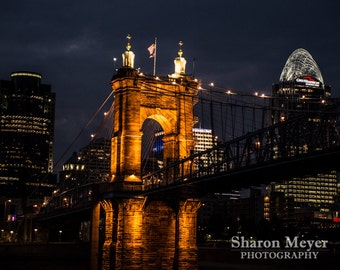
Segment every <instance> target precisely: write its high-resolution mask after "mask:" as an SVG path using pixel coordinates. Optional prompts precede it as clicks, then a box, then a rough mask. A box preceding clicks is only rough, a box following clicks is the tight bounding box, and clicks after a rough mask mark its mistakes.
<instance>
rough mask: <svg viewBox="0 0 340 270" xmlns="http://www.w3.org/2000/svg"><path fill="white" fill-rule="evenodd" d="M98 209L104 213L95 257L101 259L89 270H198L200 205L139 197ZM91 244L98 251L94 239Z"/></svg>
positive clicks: (102, 204) (106, 203)
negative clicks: (197, 243)
mask: <svg viewBox="0 0 340 270" xmlns="http://www.w3.org/2000/svg"><path fill="white" fill-rule="evenodd" d="M100 205H101V206H102V209H103V210H104V212H105V214H104V217H105V226H104V227H103V228H104V229H105V233H104V237H103V240H102V243H100V244H99V250H97V253H96V254H100V256H101V257H100V258H99V260H98V264H97V266H94V264H92V269H102V270H109V269H120V270H123V269H129V270H130V269H132V270H139V269H149V270H152V269H155V270H156V269H169V270H170V269H171V270H173V269H197V246H196V213H197V210H198V209H199V207H200V202H199V201H197V200H186V201H178V202H169V201H160V200H149V199H148V198H147V197H142V196H141V197H137V198H129V199H127V198H121V199H114V200H112V201H110V200H104V201H101V202H100ZM94 214H95V216H94V218H99V216H98V214H97V212H95V211H94ZM93 228H94V229H95V228H96V227H93ZM98 229H99V227H98ZM93 235H95V234H94V233H93ZM97 235H99V233H98V234H97ZM97 239H99V236H98V237H97ZM93 240H94V241H93V242H92V244H93V245H95V247H98V245H97V242H96V237H94V238H93ZM95 247H93V249H95Z"/></svg>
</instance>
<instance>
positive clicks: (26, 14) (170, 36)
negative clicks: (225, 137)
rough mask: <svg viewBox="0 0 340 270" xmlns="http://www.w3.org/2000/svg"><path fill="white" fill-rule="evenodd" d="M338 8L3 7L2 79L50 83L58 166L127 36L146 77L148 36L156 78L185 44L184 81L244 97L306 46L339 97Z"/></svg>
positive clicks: (38, 2) (107, 1) (191, 4)
mask: <svg viewBox="0 0 340 270" xmlns="http://www.w3.org/2000/svg"><path fill="white" fill-rule="evenodd" d="M339 10H340V2H339V1H338V0H324V1H319V0H308V1H307V0H299V1H296V0H287V1H275V0H274V1H273V0H271V1H269V0H258V1H249V0H226V1H222V0H209V1H203V0H174V1H165V0H148V1H144V0H142V1H137V0H135V1H133V0H131V1H116V0H99V1H89V0H83V1H79V0H75V1H66V0H61V1H45V0H35V1H24V0H15V1H5V2H4V3H2V6H1V15H0V33H1V42H0V67H1V68H0V78H1V79H9V74H10V73H11V72H12V71H16V70H30V71H36V72H39V73H41V74H42V75H43V83H48V84H51V85H52V89H53V91H54V92H56V94H57V107H56V136H55V137H56V158H58V157H59V155H60V154H61V153H62V152H63V150H64V149H65V148H66V147H67V146H68V144H69V143H71V141H72V140H73V138H75V136H77V134H78V133H79V131H80V130H81V128H82V127H83V126H85V125H86V123H87V121H88V120H89V119H90V118H91V116H92V115H93V114H94V113H95V112H96V110H97V109H98V107H99V106H100V105H101V103H102V102H103V101H104V100H105V98H106V97H107V96H108V95H109V93H110V79H111V77H112V74H113V72H114V71H113V70H114V67H113V65H114V64H113V61H112V59H113V57H116V58H117V66H120V65H121V53H122V52H123V51H124V49H125V44H126V40H125V36H126V35H127V34H128V33H130V34H131V35H132V40H131V43H132V50H133V51H134V52H135V54H136V60H135V66H136V67H140V68H141V70H142V71H143V72H145V73H152V69H153V65H152V60H150V59H148V52H147V50H146V48H147V47H148V46H149V45H150V44H151V43H152V42H153V39H154V37H157V40H158V50H157V51H158V54H157V73H158V74H160V75H167V74H170V73H172V72H173V68H174V67H173V59H174V58H175V57H176V56H177V50H178V42H179V40H183V42H184V46H183V51H184V57H185V58H186V59H187V72H188V73H193V72H195V76H196V77H198V78H200V79H201V80H202V81H203V83H209V82H211V81H213V82H215V84H216V85H219V86H221V87H225V88H231V89H235V90H237V91H242V92H254V91H258V90H261V91H264V92H267V93H270V91H271V85H272V83H275V82H277V81H278V79H279V77H280V73H281V71H282V68H283V66H284V64H285V62H286V60H287V58H288V56H289V55H290V54H291V53H292V52H293V51H294V50H295V49H297V48H300V47H302V48H305V49H306V50H308V51H309V52H310V53H311V55H312V56H313V57H314V59H315V60H316V62H317V63H318V65H319V67H320V69H321V72H322V74H323V77H324V79H325V82H326V83H327V84H330V85H331V86H332V93H333V96H334V97H339V95H340V90H339V87H340V76H339V75H338V72H339V70H340V64H339V63H340V50H339V48H340V35H339V27H340V16H339V15H340V14H339ZM194 59H195V62H194ZM193 64H195V65H193ZM193 66H195V70H193ZM92 128H93V129H95V127H92ZM86 136H88V134H86ZM83 142H84V140H83ZM75 149H76V148H75Z"/></svg>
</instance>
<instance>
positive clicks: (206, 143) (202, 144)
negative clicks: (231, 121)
mask: <svg viewBox="0 0 340 270" xmlns="http://www.w3.org/2000/svg"><path fill="white" fill-rule="evenodd" d="M192 131H193V135H194V142H195V144H194V152H195V153H197V152H201V151H204V150H207V149H209V148H212V147H213V146H214V137H213V134H212V131H211V129H204V128H193V129H192Z"/></svg>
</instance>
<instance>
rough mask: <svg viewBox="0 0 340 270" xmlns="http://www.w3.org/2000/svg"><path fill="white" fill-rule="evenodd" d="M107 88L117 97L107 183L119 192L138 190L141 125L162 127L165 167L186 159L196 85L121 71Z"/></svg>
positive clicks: (186, 78)
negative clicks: (116, 186) (154, 123)
mask: <svg viewBox="0 0 340 270" xmlns="http://www.w3.org/2000/svg"><path fill="white" fill-rule="evenodd" d="M111 85H112V90H113V92H114V97H115V102H114V123H113V137H112V146H111V175H112V177H111V179H112V181H115V182H117V184H118V183H120V184H121V187H122V188H123V189H138V188H141V186H140V185H139V184H142V180H141V155H142V135H143V132H142V126H143V123H144V121H145V120H146V119H153V120H155V121H157V122H158V123H159V124H160V126H161V127H162V128H163V131H164V136H163V145H164V152H163V162H164V165H165V166H166V165H168V164H170V163H171V162H174V161H177V160H180V159H182V158H184V157H187V156H189V155H190V153H191V151H192V150H193V146H194V142H193V134H192V128H193V125H194V110H193V107H194V105H195V104H196V102H197V92H198V87H199V83H198V82H197V81H196V80H194V79H193V78H191V77H190V76H186V75H183V76H179V77H176V78H174V77H171V76H169V77H162V78H159V77H153V76H145V75H144V74H141V73H140V72H139V71H138V70H136V69H133V68H131V67H123V68H121V69H119V70H118V72H117V74H116V75H114V76H113V78H112V81H111Z"/></svg>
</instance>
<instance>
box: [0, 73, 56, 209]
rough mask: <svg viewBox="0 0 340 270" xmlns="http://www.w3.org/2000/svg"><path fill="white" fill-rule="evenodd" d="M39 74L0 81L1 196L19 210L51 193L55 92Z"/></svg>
mask: <svg viewBox="0 0 340 270" xmlns="http://www.w3.org/2000/svg"><path fill="white" fill-rule="evenodd" d="M41 79H42V77H41V75H40V74H38V73H33V72H13V73H12V74H11V80H10V81H7V80H1V81H0V145H1V148H0V156H1V159H0V193H1V196H2V197H4V198H9V199H13V198H20V199H21V201H23V205H22V207H25V206H26V205H29V204H30V203H36V200H40V199H42V198H43V197H44V196H48V195H50V194H51V191H52V189H54V188H55V184H56V177H55V176H54V175H52V170H53V136H54V115H55V93H53V92H51V86H50V85H47V84H42V83H41Z"/></svg>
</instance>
